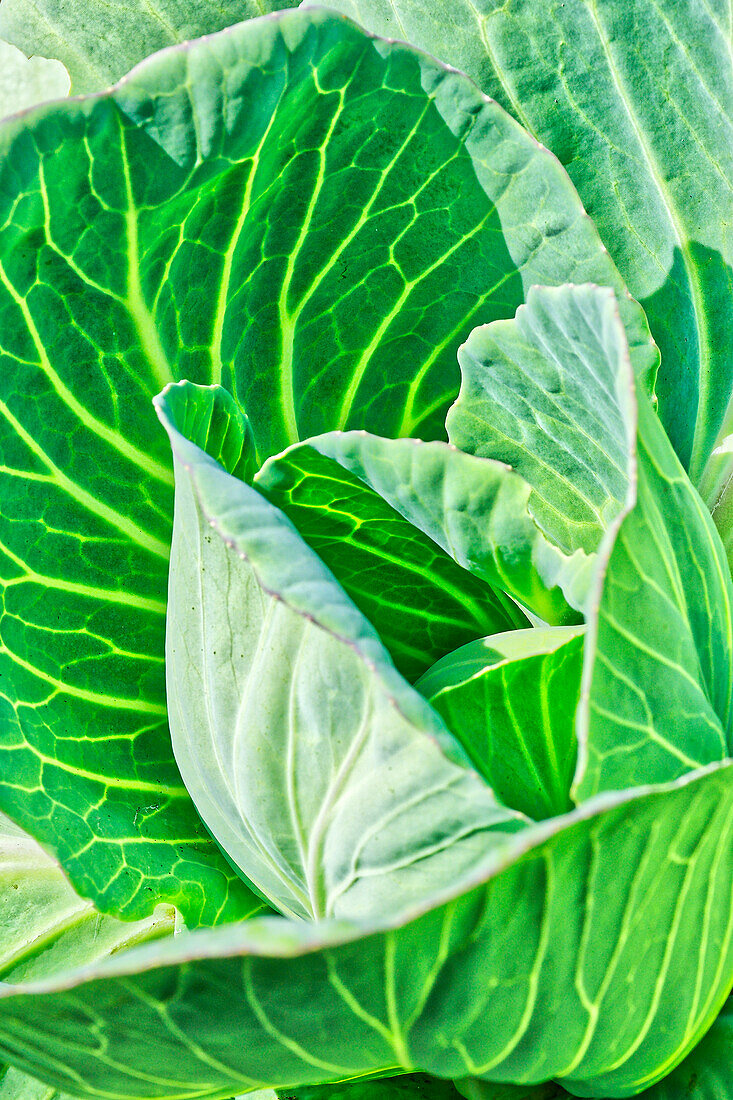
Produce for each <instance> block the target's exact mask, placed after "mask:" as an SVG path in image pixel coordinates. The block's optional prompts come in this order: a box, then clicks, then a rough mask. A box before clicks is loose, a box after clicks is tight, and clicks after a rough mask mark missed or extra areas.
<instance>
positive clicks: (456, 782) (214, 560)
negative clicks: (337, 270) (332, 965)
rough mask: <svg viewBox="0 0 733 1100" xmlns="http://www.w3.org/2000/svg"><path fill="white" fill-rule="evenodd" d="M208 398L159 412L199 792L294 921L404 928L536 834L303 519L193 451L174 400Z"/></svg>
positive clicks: (177, 723)
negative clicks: (482, 864)
mask: <svg viewBox="0 0 733 1100" xmlns="http://www.w3.org/2000/svg"><path fill="white" fill-rule="evenodd" d="M191 390H192V387H190V386H189V385H188V384H186V383H182V384H180V386H179V387H172V388H169V389H168V390H166V391H164V393H163V394H162V396H161V398H159V399H158V400H157V402H156V404H157V407H158V411H159V413H160V416H161V420H162V421H163V424H164V426H165V427H166V429H167V431H168V433H169V435H170V438H171V445H172V448H173V455H174V464H175V475H176V519H175V525H174V531H173V546H172V552H171V572H170V585H169V598H168V625H167V639H166V675H167V684H168V705H169V711H170V722H171V732H172V737H173V747H174V750H175V753H176V759H177V761H178V764H179V767H180V769H181V774H182V775H183V777H184V779H185V781H186V784H187V787H188V790H189V791H190V793H191V796H192V798H193V799H194V802H195V803H196V806H197V807H198V810H199V812H200V814H201V815H202V817H203V819H204V821H205V822H206V824H207V825H208V827H209V829H210V830H211V831H212V833H213V834H214V836H215V837H216V838H217V839H218V840H219V842H220V844H221V845H222V846H223V848H224V849H225V851H226V852H227V854H228V855H229V857H230V859H231V860H232V861H233V862H234V864H235V865H236V866H238V867H239V868H240V869H241V871H242V873H243V874H244V876H245V877H246V878H247V880H249V881H250V882H252V883H253V884H254V886H255V887H256V888H257V890H258V891H259V892H260V893H261V894H262V895H263V896H264V897H266V898H267V899H268V900H269V901H271V902H272V904H274V905H275V906H276V907H277V908H279V909H280V910H281V911H282V912H284V913H286V914H287V915H293V916H299V917H306V918H310V919H319V918H323V917H341V916H348V917H353V918H354V919H360V920H362V921H369V920H370V919H371V920H374V919H376V918H377V917H384V916H385V915H386V914H390V913H394V912H396V911H400V912H404V911H405V909H409V908H410V907H412V906H414V905H416V904H418V902H419V900H420V899H421V898H423V897H425V896H428V897H429V896H432V895H434V894H436V893H438V892H439V891H440V890H441V889H445V888H446V887H447V885H448V883H450V882H453V881H455V879H456V877H459V878H460V876H461V875H465V874H466V873H467V871H468V870H469V869H471V868H472V867H473V866H475V865H476V863H477V862H478V861H479V860H480V858H481V856H482V854H484V853H485V852H487V851H490V850H491V849H492V847H493V848H497V849H499V850H501V849H505V848H506V847H507V844H508V843H509V838H508V836H507V835H506V834H507V833H512V832H514V831H516V830H517V829H521V828H522V826H523V824H525V823H526V821H525V819H523V818H522V817H521V816H520V815H517V814H515V813H513V812H511V811H509V810H506V809H504V807H502V806H500V805H499V803H498V802H497V801H496V800H495V798H494V796H493V795H492V793H491V791H490V789H489V788H488V787H487V786H486V784H485V783H484V782H483V781H482V780H481V779H480V777H479V776H478V775H477V774H476V772H475V771H473V769H472V768H470V767H469V766H468V761H467V758H466V757H465V756H464V755H463V754H462V752H461V751H460V749H459V748H458V746H457V744H456V743H455V742H454V741H453V740H452V738H451V737H450V735H449V734H448V733H447V731H446V730H445V727H444V726H443V724H442V722H441V721H440V719H439V718H438V716H437V714H435V713H434V712H433V711H431V709H430V707H429V706H428V705H427V704H426V703H425V701H424V700H423V699H422V698H421V696H420V695H418V694H417V692H415V691H414V690H413V689H412V688H411V687H410V686H409V685H408V684H407V683H406V682H405V681H404V680H403V679H402V677H401V676H400V675H399V674H398V673H397V672H396V671H395V669H394V666H393V665H392V662H391V660H390V658H389V655H388V654H387V652H386V651H385V649H384V647H383V646H382V644H381V642H380V640H379V638H378V636H377V634H376V633H375V631H374V630H373V628H372V627H371V625H370V624H369V623H368V622H367V620H366V619H365V618H364V617H363V616H362V615H361V613H360V612H359V611H358V609H357V608H356V607H355V606H354V604H353V603H351V601H350V600H349V599H348V597H347V596H346V594H345V593H344V592H343V590H342V589H341V588H340V587H339V585H338V584H337V582H336V581H335V579H334V578H333V576H332V574H331V573H329V572H328V570H327V569H326V568H325V567H324V565H323V564H322V562H321V561H320V559H319V558H318V557H317V556H316V555H315V554H314V553H313V551H311V550H310V549H309V548H308V547H307V546H306V544H305V543H304V542H303V541H302V540H301V539H300V537H299V535H298V534H297V532H296V531H295V530H294V528H293V527H292V526H291V525H290V523H289V522H288V520H287V519H286V518H285V516H283V514H282V513H281V512H279V511H278V510H277V509H276V508H275V507H273V505H271V504H269V503H268V502H267V501H266V500H265V498H264V497H263V496H261V495H260V494H259V493H258V492H256V491H255V490H254V489H251V488H250V487H249V486H247V485H245V484H244V482H242V481H239V480H237V479H236V478H234V477H232V476H231V475H229V474H227V473H226V471H225V470H224V469H223V467H221V466H220V465H218V463H216V462H215V461H214V460H213V459H212V458H211V457H210V456H209V455H207V454H206V453H205V452H204V451H203V450H201V448H200V447H199V446H197V445H196V441H189V440H187V439H186V438H185V436H182V435H181V434H180V432H179V431H178V429H177V424H176V410H175V409H174V408H173V403H171V402H169V400H168V395H169V394H171V393H173V394H175V395H176V396H177V397H179V398H180V395H181V392H182V391H184V392H190V391H191ZM209 395H210V396H211V397H212V398H213V397H214V395H213V394H212V393H211V391H209ZM201 396H202V391H201V390H197V389H194V390H193V397H194V400H198V399H200V397H201Z"/></svg>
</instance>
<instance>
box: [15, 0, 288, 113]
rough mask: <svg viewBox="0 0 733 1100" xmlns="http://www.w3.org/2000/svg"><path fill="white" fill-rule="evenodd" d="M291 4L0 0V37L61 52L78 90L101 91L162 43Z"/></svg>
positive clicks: (267, 0)
mask: <svg viewBox="0 0 733 1100" xmlns="http://www.w3.org/2000/svg"><path fill="white" fill-rule="evenodd" d="M294 7H297V2H296V0H125V6H124V13H123V12H122V11H121V10H120V9H119V8H116V7H114V6H112V7H110V5H109V4H106V3H104V0H2V3H1V4H0V35H2V36H3V37H5V38H7V39H8V41H9V42H12V43H14V44H15V45H16V46H19V47H20V48H21V49H22V50H24V51H25V52H26V53H29V54H36V53H45V54H47V55H48V56H49V57H59V58H61V60H62V61H63V62H64V64H65V65H66V67H67V68H68V70H69V72H70V73H71V76H72V80H73V93H74V95H79V94H80V93H82V92H97V91H101V90H102V89H103V88H106V87H107V86H108V85H109V84H112V83H114V81H115V80H119V78H120V77H121V76H123V75H124V74H125V73H126V72H128V71H129V70H130V69H132V68H133V66H134V65H137V64H138V62H140V61H142V60H143V59H144V58H146V57H149V55H150V54H152V53H155V52H156V51H157V50H162V49H163V48H164V47H165V46H174V45H176V43H180V42H185V41H186V40H187V39H190V38H199V37H200V36H201V35H203V34H213V33H214V32H215V31H221V30H223V29H224V28H225V27H229V26H231V25H232V23H239V22H240V21H241V20H243V19H254V18H255V17H256V16H258V15H266V14H267V13H268V12H273V11H280V10H281V9H282V8H294ZM64 94H65V93H64ZM48 98H51V97H50V96H49V97H48Z"/></svg>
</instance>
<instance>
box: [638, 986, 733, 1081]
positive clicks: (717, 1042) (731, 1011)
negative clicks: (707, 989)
mask: <svg viewBox="0 0 733 1100" xmlns="http://www.w3.org/2000/svg"><path fill="white" fill-rule="evenodd" d="M731 1097H733V1000H730V999H729V1000H728V1001H727V1002H726V1004H725V1007H724V1008H723V1011H722V1012H721V1014H720V1016H718V1018H717V1020H716V1021H715V1023H714V1024H713V1026H712V1027H711V1028H710V1031H709V1032H708V1033H707V1035H706V1036H705V1038H704V1039H703V1040H702V1041H701V1042H700V1043H699V1045H698V1046H696V1047H695V1049H694V1050H693V1051H692V1053H691V1054H689V1055H688V1056H687V1058H685V1060H684V1062H683V1063H682V1064H681V1065H680V1066H678V1067H677V1069H676V1070H674V1071H673V1072H672V1073H671V1074H670V1075H669V1077H665V1078H664V1080H663V1081H660V1082H659V1084H658V1085H655V1086H654V1087H653V1088H651V1089H649V1091H648V1093H644V1100H731Z"/></svg>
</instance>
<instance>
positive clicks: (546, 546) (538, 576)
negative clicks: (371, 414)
mask: <svg viewBox="0 0 733 1100" xmlns="http://www.w3.org/2000/svg"><path fill="white" fill-rule="evenodd" d="M459 361H460V364H461V371H462V375H463V383H462V386H461V392H460V395H459V397H458V400H457V401H456V403H455V404H454V405H453V406H452V407H451V409H450V410H449V413H448V418H447V422H446V423H447V428H448V433H449V438H450V441H451V447H450V448H446V447H445V446H444V445H441V444H440V443H433V444H429V445H427V446H425V445H423V446H420V447H419V448H417V449H416V447H415V445H414V443H412V442H408V441H394V440H385V439H377V438H375V437H371V436H368V435H365V434H363V433H362V434H358V433H346V434H344V433H340V434H339V433H330V434H327V435H324V436H320V437H317V438H315V439H312V440H309V441H308V442H309V445H310V446H311V447H314V448H315V449H317V450H318V451H319V452H320V453H322V454H325V455H328V456H329V457H332V458H335V459H337V461H338V462H340V463H341V464H342V465H343V466H344V467H345V468H346V469H347V470H349V471H350V472H351V473H354V474H356V475H357V476H358V477H360V478H361V479H362V480H364V481H366V483H367V484H368V485H370V486H371V487H372V488H373V489H375V490H376V492H378V493H379V494H380V495H382V496H383V497H384V498H385V500H386V501H387V502H388V503H389V504H390V505H391V506H392V507H393V508H395V509H397V510H398V511H400V512H401V513H402V515H404V516H405V517H406V518H407V519H408V520H409V521H410V522H411V523H412V524H413V525H414V526H416V527H418V528H420V529H421V530H422V531H423V532H425V533H426V534H427V535H428V536H429V537H430V538H431V539H432V540H433V541H434V542H437V543H438V544H439V545H441V546H443V547H444V548H446V549H448V550H449V552H450V553H451V554H452V555H453V556H454V557H455V558H456V560H457V561H458V562H459V564H461V565H463V566H464V567H465V568H468V569H469V570H472V571H474V572H476V573H478V574H479V575H483V576H485V577H487V578H488V579H489V580H490V581H493V582H494V583H495V584H498V585H499V586H501V587H503V588H505V589H506V591H508V592H511V593H512V594H513V595H514V596H516V598H517V599H518V600H520V601H521V602H522V603H523V604H524V606H526V607H528V608H529V609H530V610H532V611H533V612H535V614H537V615H539V616H540V617H541V618H543V619H544V620H545V621H547V622H553V623H557V622H563V621H572V613H569V609H568V605H569V606H570V607H571V608H575V609H577V610H584V609H585V604H586V599H587V594H588V585H589V583H590V578H591V574H592V568H593V564H592V563H593V556H594V555H595V553H596V552H597V550H598V549H599V547H600V545H601V543H602V541H603V539H604V538H605V537H606V534H607V532H608V531H609V530H610V529H611V528H612V527H613V524H614V520H615V519H617V518H618V516H619V515H621V514H622V513H623V510H624V508H625V506H626V500H627V497H628V494H629V491H630V488H629V487H630V483H631V480H632V478H633V462H634V437H635V425H636V405H635V398H634V391H633V386H634V380H633V371H632V367H631V363H630V357H629V353H628V350H627V343H626V335H625V332H624V328H623V325H622V323H621V318H620V315H619V312H618V308H617V305H616V300H615V298H614V295H613V293H612V292H611V291H610V290H609V289H602V288H599V287H597V286H592V285H586V286H563V287H539V286H535V287H532V288H531V289H530V291H529V295H528V299H527V304H526V305H524V306H520V307H519V309H518V310H517V313H516V316H515V317H514V318H513V319H511V320H505V321H494V322H492V323H491V324H489V325H486V326H484V327H481V328H479V329H476V330H475V331H474V332H472V333H471V336H470V337H469V339H468V341H467V342H466V344H465V345H464V346H463V347H462V348H461V349H460V352H459ZM507 463H509V464H511V465H507ZM514 466H516V468H517V473H518V474H519V475H521V477H519V476H517V473H515V472H513V467H514ZM528 487H531V491H529V492H528V491H527V490H528ZM558 589H559V591H558ZM563 597H564V599H563Z"/></svg>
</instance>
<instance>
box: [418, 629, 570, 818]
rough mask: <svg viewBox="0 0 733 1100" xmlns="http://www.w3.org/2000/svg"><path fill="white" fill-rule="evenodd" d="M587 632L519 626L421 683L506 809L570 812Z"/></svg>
mask: <svg viewBox="0 0 733 1100" xmlns="http://www.w3.org/2000/svg"><path fill="white" fill-rule="evenodd" d="M582 666H583V631H582V628H578V627H553V628H551V629H546V630H514V631H512V632H511V633H509V634H502V635H498V636H496V637H493V638H485V639H483V640H481V641H478V642H471V643H469V644H468V645H465V646H463V647H462V648H461V649H459V650H458V651H457V652H456V653H451V654H450V656H448V657H444V658H443V659H442V660H441V661H438V663H437V664H436V665H434V666H433V668H431V669H430V671H429V672H427V673H426V674H425V676H423V677H422V678H421V679H420V680H418V682H417V684H416V685H415V686H416V687H417V689H418V691H421V692H422V694H423V695H424V696H425V698H426V699H427V700H428V701H429V702H430V705H431V706H432V707H433V708H434V709H435V710H437V712H438V714H440V715H441V717H442V718H443V719H444V720H445V724H446V725H447V727H448V729H449V730H450V731H451V733H452V734H453V736H454V737H456V738H457V740H458V741H460V743H461V745H462V746H463V748H464V749H465V750H466V752H467V753H468V755H469V757H470V758H471V762H472V763H473V765H474V767H476V768H477V769H478V771H479V772H480V773H481V775H483V777H484V779H485V780H486V781H487V783H489V785H490V786H491V787H492V788H493V790H494V791H495V793H496V795H497V797H498V798H499V799H500V801H501V802H503V803H504V805H505V806H512V807H513V808H514V809H515V810H521V812H522V813H525V814H527V816H528V817H531V818H534V819H535V820H538V821H539V820H541V819H542V818H546V817H554V816H555V815H556V814H563V813H566V812H567V811H568V810H570V809H571V806H572V802H571V800H570V786H571V784H572V781H573V773H574V771H575V761H576V755H577V744H576V740H575V711H576V709H577V705H578V699H579V697H580V675H581V669H582Z"/></svg>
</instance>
